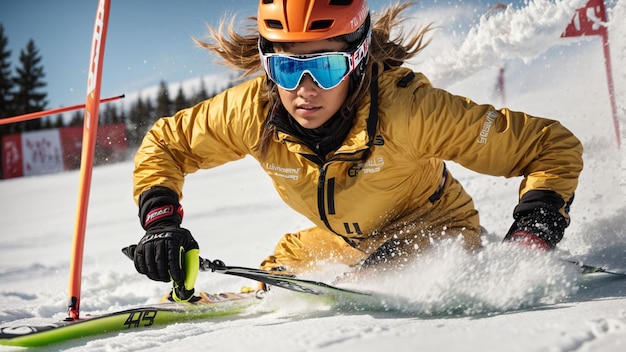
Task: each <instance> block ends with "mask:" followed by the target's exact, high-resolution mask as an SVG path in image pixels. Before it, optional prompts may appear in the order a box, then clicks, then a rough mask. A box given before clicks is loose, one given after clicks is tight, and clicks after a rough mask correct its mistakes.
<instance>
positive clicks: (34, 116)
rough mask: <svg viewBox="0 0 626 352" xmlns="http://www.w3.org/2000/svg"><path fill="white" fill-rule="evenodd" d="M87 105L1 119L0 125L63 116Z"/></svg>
mask: <svg viewBox="0 0 626 352" xmlns="http://www.w3.org/2000/svg"><path fill="white" fill-rule="evenodd" d="M122 98H124V94H122V95H118V96H115V97H110V98H105V99H102V100H100V103H108V102H111V101H115V100H118V99H122ZM85 105H86V104H77V105H72V106H65V107H61V108H56V109H50V110H44V111H37V112H31V113H29V114H24V115H18V116H11V117H5V118H2V119H0V125H6V124H9V123H14V122H22V121H28V120H34V119H38V118H40V117H44V116H50V115H54V114H61V113H64V112H68V111H74V110H80V109H83V108H84V107H85Z"/></svg>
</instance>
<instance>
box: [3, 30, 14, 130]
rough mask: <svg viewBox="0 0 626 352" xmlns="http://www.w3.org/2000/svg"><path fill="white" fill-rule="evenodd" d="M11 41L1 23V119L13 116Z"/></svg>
mask: <svg viewBox="0 0 626 352" xmlns="http://www.w3.org/2000/svg"><path fill="white" fill-rule="evenodd" d="M8 45H9V39H8V38H7V37H6V36H5V34H4V26H3V25H2V24H1V23H0V118H2V117H10V116H13V115H14V113H13V110H14V109H13V107H12V105H11V102H12V101H13V96H12V95H13V94H12V90H13V81H12V79H11V62H10V59H11V51H10V50H8V49H7V47H8Z"/></svg>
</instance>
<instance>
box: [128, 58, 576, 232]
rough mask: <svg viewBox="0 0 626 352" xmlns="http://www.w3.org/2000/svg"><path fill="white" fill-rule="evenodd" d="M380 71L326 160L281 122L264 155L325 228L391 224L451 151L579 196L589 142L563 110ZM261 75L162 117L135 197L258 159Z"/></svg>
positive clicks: (494, 170)
mask: <svg viewBox="0 0 626 352" xmlns="http://www.w3.org/2000/svg"><path fill="white" fill-rule="evenodd" d="M379 77H380V78H379V80H378V94H377V97H378V99H377V100H378V101H377V102H375V104H377V109H375V111H373V112H374V114H373V115H372V116H370V104H371V99H370V97H369V96H368V97H366V98H364V99H363V100H362V101H361V102H360V107H359V109H358V112H357V117H356V120H355V123H354V125H353V127H352V129H351V130H350V132H349V134H348V136H347V137H346V139H345V141H344V143H343V144H342V145H341V146H340V147H339V148H338V149H337V150H336V151H335V152H334V153H331V154H330V155H328V156H327V158H326V159H327V161H326V162H325V163H323V164H321V165H318V164H316V163H315V162H313V161H311V159H312V158H311V156H312V155H314V154H315V153H314V152H313V151H311V150H310V149H309V148H308V147H306V146H305V145H304V144H301V143H299V142H298V141H297V140H296V139H295V138H294V137H292V136H289V135H287V134H285V133H280V132H279V133H277V134H276V136H275V140H274V142H275V143H271V146H270V148H269V152H268V154H267V157H266V159H265V160H263V161H260V162H261V167H263V169H264V170H265V171H266V172H267V174H268V175H269V176H270V178H271V179H272V181H273V183H274V186H275V187H276V190H277V191H278V193H279V194H280V196H281V197H282V199H283V200H284V201H285V202H286V203H287V204H288V205H290V206H291V207H292V208H293V209H295V210H296V211H298V212H299V213H301V214H303V215H304V216H306V217H307V218H309V219H310V220H311V221H312V222H313V223H314V224H316V225H317V226H318V227H320V228H325V229H328V230H330V231H331V232H333V233H336V234H338V235H340V236H342V237H344V238H348V239H350V238H354V239H358V238H363V236H368V234H371V233H372V232H373V231H375V230H377V229H380V228H382V227H385V226H388V225H389V224H390V223H393V222H394V221H396V220H397V219H400V218H402V217H403V216H406V215H407V214H410V213H412V212H414V211H416V210H417V209H419V208H420V207H421V206H423V205H424V204H425V203H426V202H428V199H429V197H430V196H432V195H433V194H434V193H435V192H436V191H437V190H438V188H439V187H440V184H441V181H442V173H443V170H444V162H443V161H444V160H452V161H455V162H457V163H459V164H461V165H463V166H465V167H467V168H468V169H471V170H474V171H476V172H479V173H483V174H488V175H494V176H505V177H514V176H524V178H523V181H522V183H521V186H520V190H519V192H520V197H521V196H522V195H523V194H524V193H526V192H528V191H529V190H552V191H555V192H556V193H558V194H559V195H560V196H561V197H562V198H563V200H564V201H565V202H566V204H567V202H568V201H569V200H570V198H571V197H572V196H573V193H574V190H575V188H576V186H577V182H578V176H579V173H580V172H581V170H582V167H583V161H582V146H581V143H580V142H579V141H578V139H577V138H576V137H574V136H573V135H572V133H570V131H568V130H567V129H566V128H565V127H563V126H562V125H561V124H560V123H559V122H558V121H554V120H549V119H543V118H536V117H533V116H530V115H527V114H524V113H521V112H513V111H510V110H507V109H502V110H496V109H495V108H494V107H493V106H490V105H478V104H476V103H474V102H472V101H471V100H469V99H467V98H463V97H460V96H455V95H452V94H450V93H448V92H446V91H444V90H440V89H437V88H433V87H432V86H431V85H430V83H429V81H428V80H427V79H426V78H425V77H424V76H423V75H422V74H420V73H414V72H412V71H411V70H409V69H407V68H402V67H398V68H393V69H389V70H386V71H384V72H381V74H380V76H379ZM264 84H266V83H265V76H264V75H261V76H259V77H257V78H255V79H252V80H250V81H248V82H245V83H242V84H240V85H238V86H236V87H233V88H231V89H229V90H226V91H224V92H222V93H221V94H219V95H217V96H215V97H213V98H211V99H208V100H206V101H204V102H202V103H200V104H198V105H196V106H194V107H191V108H188V109H185V110H181V111H179V112H178V113H176V114H175V115H174V116H172V117H167V118H162V119H160V120H158V121H157V122H156V123H155V125H154V127H153V128H152V129H151V130H150V131H149V132H148V133H147V135H146V136H145V138H144V140H143V143H142V145H141V147H140V149H139V150H138V152H137V155H136V158H135V164H136V169H135V172H134V195H135V199H136V200H137V199H138V197H139V195H140V194H141V193H142V192H144V191H145V190H147V189H149V188H150V187H153V186H163V187H167V188H170V189H172V190H174V191H176V192H177V193H178V194H179V196H181V198H182V189H183V180H184V176H185V174H187V173H192V172H195V171H196V170H198V169H207V168H212V167H216V166H218V165H221V164H223V163H226V162H228V161H233V160H237V159H240V158H243V157H244V156H246V155H252V156H253V157H255V158H256V159H257V160H260V158H259V150H258V146H259V141H260V132H261V129H262V126H263V124H264V123H265V120H266V116H267V115H268V110H269V106H268V104H267V100H266V98H265V96H264V94H260V91H261V88H262V86H263V85H264ZM368 121H369V123H370V124H369V126H368ZM307 157H309V158H307ZM561 213H563V215H565V216H566V218H568V217H567V214H566V212H565V211H564V210H563V209H561Z"/></svg>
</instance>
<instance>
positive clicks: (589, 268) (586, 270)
mask: <svg viewBox="0 0 626 352" xmlns="http://www.w3.org/2000/svg"><path fill="white" fill-rule="evenodd" d="M563 261H564V262H566V263H571V264H574V265H576V266H577V267H579V268H580V271H581V273H582V274H583V275H584V274H609V275H615V276H623V277H626V272H623V271H617V270H610V269H606V268H603V267H600V266H594V265H588V264H584V263H583V262H582V261H578V260H568V259H563Z"/></svg>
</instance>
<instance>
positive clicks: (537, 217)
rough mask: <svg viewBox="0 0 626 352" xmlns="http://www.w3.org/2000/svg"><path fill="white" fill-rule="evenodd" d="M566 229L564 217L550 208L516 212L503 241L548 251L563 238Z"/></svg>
mask: <svg viewBox="0 0 626 352" xmlns="http://www.w3.org/2000/svg"><path fill="white" fill-rule="evenodd" d="M566 227H567V222H566V221H565V217H564V216H563V215H561V214H560V213H559V212H558V211H557V210H556V209H554V208H552V207H540V208H535V209H532V210H529V211H527V212H517V213H515V221H514V222H513V225H512V226H511V229H510V230H509V232H508V233H507V235H506V236H505V237H504V241H505V242H513V243H515V244H519V245H522V246H524V247H528V248H536V249H540V250H545V251H549V250H552V249H554V248H555V247H556V244H557V243H558V242H559V241H560V240H561V238H563V233H564V231H565V228H566Z"/></svg>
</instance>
